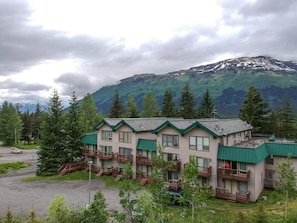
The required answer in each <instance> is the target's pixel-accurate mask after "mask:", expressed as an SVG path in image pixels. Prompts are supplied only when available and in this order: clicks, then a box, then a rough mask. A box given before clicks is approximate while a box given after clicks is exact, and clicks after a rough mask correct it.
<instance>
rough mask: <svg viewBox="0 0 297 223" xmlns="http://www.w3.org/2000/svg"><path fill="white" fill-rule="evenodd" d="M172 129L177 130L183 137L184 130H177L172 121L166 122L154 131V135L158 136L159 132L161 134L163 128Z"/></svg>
mask: <svg viewBox="0 0 297 223" xmlns="http://www.w3.org/2000/svg"><path fill="white" fill-rule="evenodd" d="M168 126H169V127H171V128H173V129H175V130H176V131H178V132H179V133H180V134H181V135H183V131H184V130H183V129H179V128H177V127H176V126H175V125H173V124H172V123H171V122H170V121H168V120H167V121H166V122H164V123H163V124H162V125H160V126H159V127H157V128H156V129H154V130H153V131H152V133H154V134H158V132H160V131H161V130H162V129H163V128H165V127H168Z"/></svg>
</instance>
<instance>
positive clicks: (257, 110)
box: [239, 86, 270, 133]
mask: <svg viewBox="0 0 297 223" xmlns="http://www.w3.org/2000/svg"><path fill="white" fill-rule="evenodd" d="M269 112H270V110H269V109H268V103H265V102H264V101H263V99H262V97H261V95H260V92H259V91H258V90H256V89H255V87H253V86H250V87H249V90H248V93H247V94H246V95H245V99H244V102H243V105H242V107H241V108H240V113H239V117H240V118H241V119H242V120H244V121H246V122H247V123H249V124H250V125H252V126H253V132H254V133H263V129H265V125H266V123H267V119H268V114H269Z"/></svg>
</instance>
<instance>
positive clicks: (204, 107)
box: [198, 89, 215, 118]
mask: <svg viewBox="0 0 297 223" xmlns="http://www.w3.org/2000/svg"><path fill="white" fill-rule="evenodd" d="M214 109H215V106H214V102H213V100H212V97H211V95H210V93H209V90H208V89H207V90H206V92H205V94H204V95H203V99H202V102H201V104H200V106H199V108H198V118H213V117H214V116H215V114H214Z"/></svg>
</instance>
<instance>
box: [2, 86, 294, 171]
mask: <svg viewBox="0 0 297 223" xmlns="http://www.w3.org/2000/svg"><path fill="white" fill-rule="evenodd" d="M142 105H143V108H142V112H141V113H140V112H139V109H138V107H137V106H136V103H135V100H134V97H133V96H132V95H129V96H128V97H127V103H125V102H124V101H122V100H120V95H119V92H118V91H116V92H115V96H114V99H113V103H112V105H111V107H110V112H109V114H108V115H107V116H104V115H103V114H102V112H100V111H99V112H98V110H97V107H96V105H95V102H94V100H93V98H92V96H91V95H90V94H87V95H86V96H85V97H84V98H83V100H82V102H81V104H80V103H79V101H78V98H77V96H76V94H75V91H74V92H73V93H72V95H71V97H70V99H69V107H68V110H67V111H65V109H64V106H63V104H62V101H61V99H60V97H59V95H58V92H57V91H56V90H54V91H53V93H52V95H51V97H50V98H49V102H48V104H47V107H46V108H45V109H41V106H40V105H39V104H37V105H36V110H35V112H34V113H29V112H28V111H27V112H23V113H22V112H20V107H19V106H18V105H16V106H14V105H12V104H11V103H9V102H7V101H5V102H4V103H3V105H2V108H1V110H0V121H1V122H0V128H1V132H0V140H1V141H2V144H4V145H8V146H11V145H16V146H17V145H18V143H19V142H20V141H23V142H27V143H30V142H31V141H32V140H34V141H37V142H38V144H40V150H39V165H38V171H37V174H38V175H52V174H56V171H57V169H58V168H59V166H61V165H62V164H64V163H67V162H72V161H74V160H77V159H82V157H81V146H82V145H81V142H80V141H81V138H82V136H83V135H85V134H86V133H88V132H92V131H94V129H93V128H94V126H95V125H96V123H98V122H99V121H100V120H102V119H103V118H104V117H111V118H123V117H128V118H137V117H182V118H185V119H197V118H218V117H219V111H218V110H217V109H216V106H215V104H214V101H213V99H212V97H211V95H210V92H209V90H208V89H207V90H206V92H205V94H204V95H203V100H202V102H201V104H200V105H199V107H198V109H195V108H196V104H195V96H194V95H193V94H192V92H191V89H190V85H189V84H185V86H184V88H183V91H182V92H181V95H180V103H179V105H178V106H177V105H175V103H174V101H173V98H172V91H171V90H170V89H168V90H167V91H166V92H165V94H164V97H163V103H162V108H159V106H158V104H157V100H156V98H155V96H154V94H153V92H150V91H149V92H148V93H147V94H146V95H145V97H144V99H143V103H142ZM239 117H240V118H241V119H242V120H244V121H246V122H247V123H248V124H250V125H251V126H252V127H253V133H262V134H263V133H265V134H274V135H275V136H276V137H280V138H286V139H294V138H297V135H296V132H297V131H296V117H295V116H294V113H293V111H292V108H291V106H290V101H289V99H288V98H285V99H284V100H283V104H282V105H281V106H279V107H278V108H277V109H276V110H275V111H272V110H271V109H269V104H268V103H266V102H264V101H263V99H262V97H261V95H260V92H259V91H258V90H257V89H255V88H254V87H253V86H251V87H249V90H248V92H247V94H246V95H245V99H244V102H243V104H242V107H241V108H240V111H239Z"/></svg>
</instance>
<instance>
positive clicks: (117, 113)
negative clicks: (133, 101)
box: [109, 90, 125, 118]
mask: <svg viewBox="0 0 297 223" xmlns="http://www.w3.org/2000/svg"><path fill="white" fill-rule="evenodd" d="M124 114H125V106H124V104H123V102H122V101H121V100H120V96H119V91H118V90H116V93H115V96H114V99H113V103H112V105H111V107H110V111H109V117H110V118H122V117H123V116H124Z"/></svg>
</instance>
